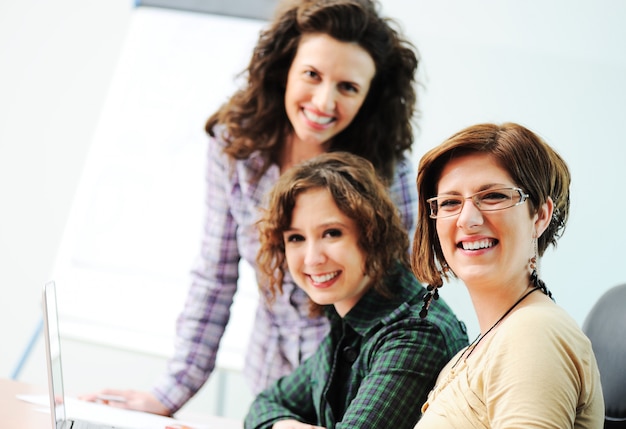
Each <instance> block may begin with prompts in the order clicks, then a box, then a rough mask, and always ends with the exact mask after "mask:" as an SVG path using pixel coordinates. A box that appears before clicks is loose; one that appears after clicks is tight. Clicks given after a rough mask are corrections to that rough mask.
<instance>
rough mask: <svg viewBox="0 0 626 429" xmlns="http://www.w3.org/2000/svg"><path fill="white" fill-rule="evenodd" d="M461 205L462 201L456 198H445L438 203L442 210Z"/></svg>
mask: <svg viewBox="0 0 626 429" xmlns="http://www.w3.org/2000/svg"><path fill="white" fill-rule="evenodd" d="M461 204H462V201H461V200H460V199H458V198H446V199H443V200H441V201H440V202H439V207H440V208H442V209H446V210H449V209H454V208H455V207H458V206H460V205H461Z"/></svg>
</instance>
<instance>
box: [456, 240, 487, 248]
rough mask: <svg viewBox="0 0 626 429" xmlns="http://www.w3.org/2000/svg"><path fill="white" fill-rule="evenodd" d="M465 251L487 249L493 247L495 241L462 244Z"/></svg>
mask: <svg viewBox="0 0 626 429" xmlns="http://www.w3.org/2000/svg"><path fill="white" fill-rule="evenodd" d="M461 244H462V245H463V249H464V250H478V249H486V248H488V247H492V246H493V240H490V239H485V240H479V241H470V242H465V241H464V242H462V243H461Z"/></svg>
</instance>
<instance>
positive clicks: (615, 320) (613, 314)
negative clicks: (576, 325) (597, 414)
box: [583, 284, 626, 429]
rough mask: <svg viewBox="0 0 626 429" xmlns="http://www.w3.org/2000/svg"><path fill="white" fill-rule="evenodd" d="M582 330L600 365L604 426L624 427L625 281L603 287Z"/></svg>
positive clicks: (625, 414) (625, 383) (625, 394)
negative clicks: (605, 288)
mask: <svg viewBox="0 0 626 429" xmlns="http://www.w3.org/2000/svg"><path fill="white" fill-rule="evenodd" d="M583 331H584V332H585V334H586V335H587V336H588V337H589V339H590V340H591V345H592V347H593V352H594V354H595V356H596V360H597V361H598V368H599V369H600V380H601V382H602V393H603V394H604V405H605V413H606V416H605V420H604V428H605V429H618V428H626V284H622V285H619V286H615V287H613V288H611V289H609V290H608V291H606V292H605V293H604V294H603V295H602V296H601V297H600V299H599V300H598V302H596V304H595V305H594V306H593V308H592V309H591V311H590V312H589V314H588V315H587V318H586V319H585V322H584V323H583Z"/></svg>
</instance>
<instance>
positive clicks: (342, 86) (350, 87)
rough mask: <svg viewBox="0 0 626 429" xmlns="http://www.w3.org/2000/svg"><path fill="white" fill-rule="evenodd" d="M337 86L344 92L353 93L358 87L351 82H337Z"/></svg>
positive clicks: (357, 90)
mask: <svg viewBox="0 0 626 429" xmlns="http://www.w3.org/2000/svg"><path fill="white" fill-rule="evenodd" d="M339 88H340V89H341V90H342V91H344V92H353V93H355V94H357V93H358V92H359V88H357V87H356V86H355V85H353V84H351V83H347V82H344V83H341V84H339Z"/></svg>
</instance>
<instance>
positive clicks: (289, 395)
mask: <svg viewBox="0 0 626 429" xmlns="http://www.w3.org/2000/svg"><path fill="white" fill-rule="evenodd" d="M318 355H319V354H318V353H316V354H314V355H313V356H312V357H311V358H309V359H307V360H306V361H304V363H302V365H300V366H298V367H297V368H296V369H295V370H293V372H291V374H289V375H286V376H284V377H282V378H280V379H278V380H277V381H276V382H275V383H274V384H272V385H271V386H270V387H268V388H267V389H265V390H264V391H263V392H261V393H260V394H259V395H257V397H256V398H255V399H254V401H253V402H252V405H250V409H249V411H248V414H247V415H246V418H245V421H244V428H245V429H269V428H271V427H272V426H273V425H274V423H276V422H277V421H279V420H286V419H294V420H297V421H300V422H303V423H309V424H312V425H315V424H316V423H317V415H316V412H315V405H314V399H313V395H312V392H313V384H314V383H316V382H320V383H321V382H324V380H313V379H312V377H311V371H312V367H313V366H314V365H315V363H316V361H317V358H316V356H318Z"/></svg>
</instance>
